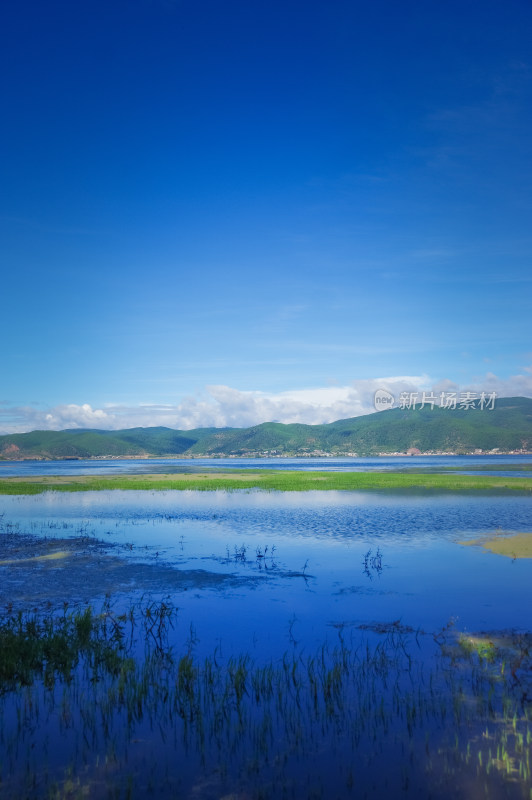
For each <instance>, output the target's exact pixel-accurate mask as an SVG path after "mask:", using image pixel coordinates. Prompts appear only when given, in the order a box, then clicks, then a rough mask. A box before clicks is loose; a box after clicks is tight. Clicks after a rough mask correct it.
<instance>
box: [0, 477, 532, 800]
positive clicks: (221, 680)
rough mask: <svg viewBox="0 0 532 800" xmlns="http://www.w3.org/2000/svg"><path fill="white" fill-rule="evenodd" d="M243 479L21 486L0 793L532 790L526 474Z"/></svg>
mask: <svg viewBox="0 0 532 800" xmlns="http://www.w3.org/2000/svg"><path fill="white" fill-rule="evenodd" d="M145 468H146V465H145ZM223 469H224V472H223V474H222V475H219V474H218V475H217V477H215V478H213V475H212V473H211V472H210V471H206V474H207V477H205V478H204V477H201V476H194V478H190V477H189V478H182V477H181V476H180V475H187V476H190V475H193V473H191V472H185V473H181V474H180V475H177V477H176V475H175V474H173V475H170V478H169V479H171V480H172V481H176V480H178V481H183V484H185V482H186V480H189V481H192V482H191V483H186V485H182V484H180V485H179V490H177V489H176V487H175V485H174V486H173V487H172V488H168V487H167V485H166V483H165V481H166V480H168V478H167V477H166V476H167V475H168V474H169V473H167V472H165V473H162V472H161V473H159V475H158V477H156V478H155V479H154V478H153V477H148V476H141V475H138V476H136V475H135V476H133V475H129V476H123V475H121V476H116V479H117V481H123V480H127V481H128V487H127V488H114V489H110V488H108V487H107V486H106V487H105V488H103V487H102V488H99V490H95V489H94V487H93V488H92V489H88V486H87V478H88V477H91V478H92V477H93V478H94V480H95V481H100V480H101V479H102V476H98V475H95V476H82V475H78V476H72V475H62V476H59V478H57V477H56V476H51V475H48V476H42V475H41V476H39V475H30V476H28V475H27V473H26V474H25V475H24V476H18V477H20V478H24V480H23V481H22V484H23V486H26V485H34V486H36V487H38V491H37V492H36V493H33V492H32V493H28V494H22V493H12V492H11V491H10V493H8V494H5V495H4V496H3V497H2V498H1V514H2V516H1V522H0V607H1V608H2V611H3V614H2V618H1V624H0V644H1V647H0V653H1V656H0V709H1V711H0V715H1V723H2V724H1V735H0V764H1V767H0V770H1V771H0V796H6V797H19V796H20V797H36V798H41V797H43V798H51V797H56V798H67V797H69V798H70V797H94V798H100V797H102V798H103V797H149V796H154V797H184V798H193V797H194V798H196V797H197V798H205V799H206V800H209V799H210V798H222V797H225V798H227V797H231V798H242V800H243V799H244V798H255V797H257V798H258V797H262V798H269V797H272V798H273V797H275V798H277V797H296V798H307V797H323V798H329V797H339V798H343V797H357V798H358V797H364V796H366V797H372V798H373V797H383V798H384V797H391V796H405V797H420V798H421V797H423V798H425V797H434V798H439V797H442V798H443V797H448V796H449V794H450V793H451V792H452V793H453V794H455V795H456V796H457V797H459V798H460V797H463V798H470V797H473V798H476V797H478V798H483V797H486V798H491V797H493V798H499V797H512V798H513V797H516V798H529V797H530V792H531V790H532V782H531V775H530V751H531V741H532V728H531V725H532V685H531V678H532V672H531V663H530V655H529V650H530V646H531V643H532V639H531V633H530V631H531V627H532V626H531V620H530V608H531V607H532V581H531V580H530V578H531V572H530V569H531V565H532V562H531V560H530V557H529V555H527V552H528V551H526V547H525V549H524V551H523V552H521V550H520V551H519V552H520V553H521V556H522V557H516V558H514V557H513V556H511V554H510V553H509V554H506V555H504V554H502V555H501V554H500V552H497V551H493V549H487V548H486V546H485V545H486V544H487V543H489V542H490V541H492V540H496V541H497V542H500V541H505V542H513V545H512V546H513V547H514V550H515V549H516V547H517V544H519V547H520V548H523V547H524V545H523V542H524V541H526V542H529V541H530V538H529V537H530V536H531V535H532V515H531V513H530V512H531V504H532V498H531V497H530V494H529V490H528V489H526V488H525V489H523V488H522V487H519V488H515V487H514V485H513V484H512V483H510V486H507V485H506V484H507V483H508V482H510V481H521V480H522V479H521V478H520V477H510V478H508V477H504V478H503V480H504V481H505V485H504V486H502V485H499V486H498V487H494V486H492V485H487V484H483V485H482V487H481V488H480V489H479V488H476V484H475V488H474V487H473V486H472V485H471V484H470V483H469V484H467V485H465V487H464V484H462V488H461V489H459V490H453V489H452V488H451V486H450V485H447V486H439V487H438V486H434V484H432V485H431V486H428V485H426V484H425V485H423V484H420V483H419V479H416V480H418V483H417V484H416V483H414V485H413V487H412V484H411V486H410V487H407V486H406V485H402V486H401V485H397V484H396V485H395V486H393V487H392V486H390V485H386V484H383V482H382V481H381V482H379V479H380V476H381V473H376V475H377V476H379V478H378V479H377V483H373V484H372V485H371V486H370V487H369V488H366V489H364V488H363V486H364V484H363V483H362V484H359V485H358V486H359V488H349V489H348V488H340V489H338V488H336V489H333V488H329V489H328V490H327V491H324V490H323V489H322V487H321V485H320V487H319V488H316V486H315V485H314V486H312V488H310V489H307V490H306V491H301V490H300V489H301V486H303V485H304V483H303V482H302V479H299V478H298V477H297V476H296V479H295V480H296V482H297V481H298V480H299V481H300V482H299V484H298V490H292V491H279V490H278V489H275V488H272V487H268V488H269V490H268V491H265V489H264V488H255V487H254V486H245V487H244V488H243V487H242V484H239V485H238V486H239V488H229V489H228V488H214V490H211V491H205V487H204V486H203V485H202V486H201V487H200V488H196V485H195V482H196V481H197V482H201V481H208V482H209V481H211V480H212V479H214V480H226V479H227V476H229V478H230V479H231V480H232V479H233V476H232V475H231V474H230V473H228V472H227V470H226V468H225V466H224V468H223ZM282 471H283V470H282V469H281V470H277V471H276V472H277V473H280V472H282ZM242 472H243V471H240V473H239V474H241V473H242ZM286 472H287V474H288V473H289V472H290V470H288V471H286ZM322 472H323V471H322ZM331 472H332V471H331ZM310 473H312V470H310ZM332 474H338V473H332ZM344 474H347V475H348V477H350V475H351V474H350V473H344ZM362 474H363V475H364V474H367V473H362ZM391 474H392V475H395V474H397V475H400V476H401V477H402V475H403V474H402V473H391ZM255 475H258V476H259V478H261V473H260V470H258V469H257V470H254V471H253V473H250V474H249V475H248V478H247V480H248V481H249V480H250V479H251V481H252V482H255V481H256V480H257V479H256V478H255ZM425 475H426V473H425ZM161 476H162V477H161ZM28 477H29V478H30V480H28ZM43 477H44V479H45V481H44V484H43V481H42V479H43ZM271 477H274V476H271ZM319 477H320V478H321V477H322V475H321V474H320V476H319ZM385 477H386V476H385ZM428 477H430V478H433V477H438V478H439V477H443V478H447V477H448V478H449V479H450V480H456V479H458V480H460V479H462V478H468V479H469V478H473V480H475V481H479V480H480V481H485V480H486V479H487V481H488V483H489V480H490V479H493V478H500V476H493V475H485V476H484V475H482V476H461V475H454V474H453V475H450V476H447V475H443V476H439V475H437V476H434V475H430V474H429V475H428ZM52 478H53V479H55V480H62V481H64V482H68V481H70V485H71V486H72V485H75V486H76V490H75V491H62V490H61V491H57V488H58V484H55V485H54V484H53V482H52V481H51V479H52ZM74 478H75V479H76V480H77V479H79V485H81V486H82V487H83V488H78V483H77V482H76V480H73V479H74ZM13 479H14V480H13ZM16 479H17V476H13V478H9V479H8V478H5V479H4V484H5V482H9V483H10V484H11V485H16V483H17V480H16ZM133 479H135V480H133ZM277 479H278V478H277V477H276V476H275V480H277ZM317 479H318V476H316V475H314V474H310V477H309V476H308V475H307V482H306V485H307V486H311V484H312V482H313V481H315V480H317ZM237 480H242V478H238V479H237ZM261 480H262V478H261ZM290 480H292V478H291V477H290ZM525 480H526V479H525ZM19 483H20V481H19ZM139 483H140V487H141V488H139ZM65 485H68V483H64V484H61V485H60V488H61V489H63V488H64V486H65ZM115 485H116V484H115ZM259 485H261V486H262V484H259ZM286 485H287V486H288V485H289V484H288V483H287V484H286ZM100 486H101V485H100ZM342 486H344V484H342ZM210 488H213V487H212V486H211V487H210ZM470 544H473V545H482V546H468V545H470ZM509 555H510V557H508V556H509Z"/></svg>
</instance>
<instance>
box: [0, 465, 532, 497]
mask: <svg viewBox="0 0 532 800" xmlns="http://www.w3.org/2000/svg"><path fill="white" fill-rule="evenodd" d="M256 488H258V489H267V490H275V491H284V492H305V491H310V490H316V489H318V490H322V491H325V490H331V489H334V490H348V491H356V490H364V491H367V490H381V491H387V490H412V489H413V490H435V491H443V492H457V491H475V492H476V491H482V490H484V491H490V492H494V491H495V492H503V493H504V492H515V491H518V492H525V493H528V494H532V478H512V477H500V476H494V475H453V474H445V475H431V474H427V473H398V472H385V473H383V472H302V471H299V470H260V471H257V472H250V471H247V470H226V471H224V472H215V471H212V472H197V473H184V474H183V473H180V474H176V475H151V474H146V475H119V476H113V477H105V478H103V477H93V476H77V477H71V476H56V477H54V476H47V477H35V478H33V479H29V480H28V479H27V478H23V479H21V478H5V479H4V480H2V481H0V494H39V493H40V492H46V491H51V490H53V491H58V492H86V491H101V490H108V489H122V490H127V489H137V490H139V489H140V490H150V491H153V490H165V489H195V490H198V489H199V490H207V491H213V490H216V489H224V490H231V489H256Z"/></svg>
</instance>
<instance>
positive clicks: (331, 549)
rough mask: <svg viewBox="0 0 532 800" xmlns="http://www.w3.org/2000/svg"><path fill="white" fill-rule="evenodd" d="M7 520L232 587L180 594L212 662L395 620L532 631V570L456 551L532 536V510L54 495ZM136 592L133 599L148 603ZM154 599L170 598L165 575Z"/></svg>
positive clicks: (431, 501) (369, 497)
mask: <svg viewBox="0 0 532 800" xmlns="http://www.w3.org/2000/svg"><path fill="white" fill-rule="evenodd" d="M2 511H3V513H4V517H3V526H4V529H6V528H7V529H14V530H18V531H20V532H26V533H33V534H36V535H38V536H46V537H58V538H64V537H73V536H79V533H80V531H83V532H84V533H85V534H87V535H89V536H91V537H95V538H97V539H99V540H103V541H104V542H105V543H106V544H108V546H109V552H111V551H112V553H113V554H114V555H117V554H118V555H119V557H120V558H122V559H127V560H129V561H130V562H134V563H136V564H139V565H141V564H145V565H150V567H154V566H157V567H159V568H161V571H163V570H162V568H163V567H164V568H165V569H166V570H167V569H168V568H170V569H171V570H173V571H175V570H177V571H187V572H192V573H194V572H195V571H201V574H204V573H206V572H207V573H212V574H216V575H220V574H223V575H229V576H233V577H234V578H235V579H236V580H235V581H234V582H233V583H229V584H228V585H227V587H225V588H223V589H221V588H220V587H218V588H209V587H207V588H205V587H203V588H198V589H197V590H195V589H194V588H193V587H192V589H190V588H189V589H187V591H186V592H185V591H179V589H178V588H177V589H176V588H175V587H173V588H171V592H172V596H173V599H174V601H175V602H176V604H177V605H178V606H179V608H180V619H181V621H182V626H183V630H185V629H187V628H188V627H189V626H190V624H193V625H194V626H195V628H196V632H197V635H198V637H199V639H200V641H201V642H202V644H203V645H204V646H205V649H206V651H209V650H210V649H212V645H213V643H217V642H219V641H222V640H223V641H224V642H225V643H226V644H227V646H228V647H230V648H231V649H233V648H234V649H236V650H239V649H242V648H249V647H252V648H253V649H254V650H255V651H256V652H258V653H260V652H268V653H271V652H272V649H274V650H276V651H279V652H282V651H283V650H284V648H285V647H286V643H287V639H288V638H289V637H290V635H294V636H296V637H301V638H302V639H304V640H305V641H308V643H309V645H312V644H313V643H314V642H319V641H322V640H323V637H324V635H327V634H328V632H331V631H334V630H335V628H336V627H337V626H338V625H340V624H343V625H345V626H347V627H353V628H355V627H356V626H357V625H359V624H361V623H368V622H391V621H394V620H396V619H401V620H402V623H404V624H407V625H410V626H412V627H414V628H422V629H424V630H427V631H431V632H433V631H436V630H438V629H440V628H441V627H442V626H444V625H445V624H446V623H448V622H449V620H450V619H454V620H455V621H456V623H455V624H456V626H457V628H458V629H460V630H466V631H474V630H487V629H490V630H492V629H500V628H509V627H510V628H527V629H528V627H529V625H530V608H532V580H531V571H530V561H529V560H516V561H513V560H511V559H509V558H505V557H503V556H498V555H494V554H491V553H487V552H485V551H483V550H482V549H481V548H479V547H465V546H462V545H461V544H460V542H461V541H462V540H466V539H471V538H475V537H477V536H479V535H483V534H487V533H490V532H494V531H495V530H497V529H499V528H502V529H503V530H505V531H532V514H531V511H532V499H531V498H528V497H520V496H512V497H508V496H505V497H503V496H499V497H497V496H485V495H484V496H472V495H437V494H433V495H430V496H427V495H420V494H410V495H405V494H401V495H400V494H386V493H364V492H334V491H329V492H305V493H300V492H294V493H290V492H263V491H259V490H256V491H234V492H224V491H216V492H194V491H179V492H172V491H166V492H136V491H126V492H122V491H113V492H84V493H74V494H68V493H55V492H48V493H45V494H41V495H35V496H26V497H17V496H15V497H13V496H6V497H3V498H2ZM10 526H14V527H13V528H11V527H10ZM261 555H262V556H264V555H265V557H261ZM66 568H68V569H69V570H72V569H76V564H75V561H74V562H65V567H64V569H66ZM0 569H1V568H0ZM3 569H6V567H4V568H3ZM36 569H41V567H39V566H36ZM165 574H167V573H165ZM198 574H200V573H198ZM79 578H80V581H81V582H83V581H84V576H83V573H82V572H80V575H79ZM138 580H139V585H137V586H135V585H132V586H131V587H130V593H135V592H136V591H140V592H142V591H143V586H142V578H141V572H139V578H138ZM151 586H152V588H153V585H152V584H151ZM83 588H84V589H85V590H90V587H87V586H86V585H84V587H83ZM158 591H160V593H161V594H164V593H165V592H166V593H167V594H168V591H169V588H168V586H166V584H165V577H164V574H162V575H161V579H160V584H159V586H158ZM120 593H121V594H123V587H121V589H120ZM65 599H67V600H68V599H69V598H65Z"/></svg>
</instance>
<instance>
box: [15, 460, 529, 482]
mask: <svg viewBox="0 0 532 800" xmlns="http://www.w3.org/2000/svg"><path fill="white" fill-rule="evenodd" d="M519 464H528V465H532V456H530V455H528V456H526V455H525V456H521V455H514V456H510V455H491V456H486V455H480V456H403V457H401V456H383V457H379V458H333V457H331V458H194V459H190V458H150V459H142V458H139V459H116V460H115V459H113V460H99V459H95V460H90V459H87V460H79V461H78V460H72V461H6V462H0V476H4V477H9V476H20V477H25V476H26V477H28V476H30V475H127V474H129V475H135V474H145V473H153V474H161V473H162V474H171V473H178V472H196V471H198V470H204V469H207V470H208V469H213V468H215V469H253V470H256V469H294V470H303V471H308V470H326V471H339V472H372V471H392V472H396V471H402V470H410V469H423V470H430V471H431V472H432V471H434V472H440V471H445V470H446V469H447V468H449V467H454V468H456V467H459V468H460V469H461V470H462V469H463V470H468V471H470V470H474V469H475V468H476V467H484V466H489V467H490V470H489V474H491V475H498V474H506V473H504V472H503V471H502V472H500V473H499V471H498V469H497V467H498V466H499V465H500V466H501V468H504V466H505V465H519ZM509 474H510V475H514V476H517V475H521V474H522V475H524V476H526V475H529V474H530V473H527V472H526V471H525V472H523V473H518V472H510V473H509Z"/></svg>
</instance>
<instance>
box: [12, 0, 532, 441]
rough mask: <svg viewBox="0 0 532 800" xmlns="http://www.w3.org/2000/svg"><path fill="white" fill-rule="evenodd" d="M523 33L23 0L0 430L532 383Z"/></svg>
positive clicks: (493, 23)
mask: <svg viewBox="0 0 532 800" xmlns="http://www.w3.org/2000/svg"><path fill="white" fill-rule="evenodd" d="M531 23H532V6H531V5H530V3H529V2H528V0H526V1H525V0H521V1H519V2H518V1H517V0H509V2H506V3H505V4H502V3H500V2H490V1H489V0H488V1H487V2H486V0H483V2H477V0H472V1H471V2H465V0H459V1H458V0H446V1H445V2H436V0H434V2H432V1H431V2H427V0H415V1H414V2H406V3H402V4H400V3H397V2H395V0H393V2H392V0H381V1H380V2H374V3H367V2H358V1H354V0H351V2H345V1H344V0H338V1H335V2H330V0H329V2H309V0H305V2H294V0H283V2H277V0H273V2H268V3H264V2H256V0H246V1H245V2H244V0H232V1H231V0H229V2H223V3H222V2H219V0H205V1H202V0H197V1H196V2H189V0H175V1H174V0H123V1H122V0H121V1H120V2H118V1H117V0H106V2H103V0H92V1H91V2H88V0H80V2H76V3H72V2H71V0H68V2H58V0H50V1H49V2H47V3H42V2H41V1H40V0H39V2H37V1H36V0H27V2H25V1H24V0H23V1H22V2H20V0H6V2H4V3H3V4H2V10H1V11H0V37H1V47H0V59H1V62H2V64H1V74H2V76H3V78H2V97H1V103H2V105H1V107H2V116H3V122H2V126H1V128H0V138H1V148H2V155H3V158H2V165H1V175H0V181H1V187H2V189H1V196H0V258H1V263H2V313H1V316H0V325H1V331H2V341H3V343H4V347H3V348H2V357H1V364H2V379H1V383H0V431H4V432H7V431H11V430H13V431H14V430H30V429H32V428H35V427H52V428H53V427H57V428H61V427H74V426H83V427H86V426H89V427H126V426H129V425H134V424H135V425H136V424H143V425H151V424H153V425H157V424H168V425H171V426H173V427H191V426H196V425H210V424H219V425H223V424H233V425H239V424H242V425H244V424H252V423H253V422H260V421H265V420H266V419H270V418H272V419H273V418H275V419H280V420H281V421H294V420H300V421H308V422H317V421H328V420H329V419H333V418H338V417H340V416H353V415H355V414H358V413H365V412H367V411H371V410H373V407H372V404H371V400H370V396H371V392H372V391H374V389H375V388H376V387H379V386H381V385H382V386H384V387H386V386H388V387H390V386H391V387H393V388H396V389H397V388H408V387H414V388H420V387H421V388H432V387H436V388H441V387H451V386H454V387H458V388H460V389H463V388H474V389H478V390H482V389H485V390H489V391H497V392H498V393H499V394H505V395H511V394H526V395H528V396H532V368H531V365H532V342H531V333H530V332H531V324H530V323H531V319H532V314H531V311H532V270H531V269H530V264H531V257H532V226H531V224H530V220H531V211H532V193H531V188H532V180H531V179H532V168H531V164H532V161H531V158H530V156H531V149H532V144H531V143H532V102H531V100H532V98H531V94H532V93H531V88H532V45H531V41H532V25H531Z"/></svg>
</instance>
